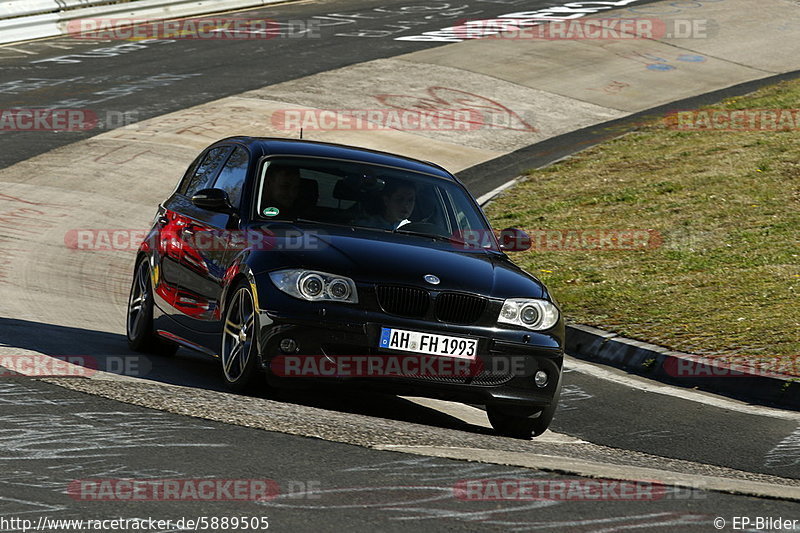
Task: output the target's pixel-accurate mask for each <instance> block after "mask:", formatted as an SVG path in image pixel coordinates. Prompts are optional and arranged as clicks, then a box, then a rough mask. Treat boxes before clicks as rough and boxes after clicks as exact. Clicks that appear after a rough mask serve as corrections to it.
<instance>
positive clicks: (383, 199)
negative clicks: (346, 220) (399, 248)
mask: <svg viewBox="0 0 800 533" xmlns="http://www.w3.org/2000/svg"><path fill="white" fill-rule="evenodd" d="M416 199H417V190H416V188H415V187H414V184H413V183H411V182H408V181H403V180H392V181H390V182H389V183H387V184H386V186H385V187H384V188H383V191H381V195H380V207H381V210H380V213H379V214H376V215H369V216H364V217H361V218H359V219H357V220H356V221H355V223H356V224H357V225H359V226H366V227H370V228H379V229H385V230H396V229H397V228H399V227H401V226H404V225H405V224H409V223H410V222H411V221H410V220H409V217H410V216H411V213H412V212H413V211H414V204H415V203H416Z"/></svg>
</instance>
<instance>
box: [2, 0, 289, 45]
mask: <svg viewBox="0 0 800 533" xmlns="http://www.w3.org/2000/svg"><path fill="white" fill-rule="evenodd" d="M285 1H286V0H127V1H125V0H15V1H5V2H2V1H0V44H7V43H13V42H18V41H29V40H32V39H41V38H43V37H54V36H57V35H64V34H66V33H67V32H68V29H67V28H68V25H69V22H70V21H72V20H77V19H81V18H91V17H119V18H123V17H125V18H143V19H166V18H180V17H189V16H194V15H203V14H207V13H215V12H220V11H228V10H231V9H242V8H248V7H259V6H263V5H267V4H275V3H278V2H285ZM112 2H114V3H112Z"/></svg>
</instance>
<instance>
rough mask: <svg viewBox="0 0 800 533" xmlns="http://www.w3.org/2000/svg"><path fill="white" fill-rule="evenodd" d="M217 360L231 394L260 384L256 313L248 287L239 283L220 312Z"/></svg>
mask: <svg viewBox="0 0 800 533" xmlns="http://www.w3.org/2000/svg"><path fill="white" fill-rule="evenodd" d="M223 317H224V319H223V320H224V322H223V326H222V344H221V346H220V352H219V353H220V359H221V362H222V378H223V379H224V380H225V385H226V386H227V387H228V388H229V389H230V390H232V391H235V392H245V391H250V390H252V389H253V388H254V386H255V385H256V383H261V382H262V380H260V379H258V378H259V371H258V362H259V354H258V343H257V342H256V332H257V331H258V313H256V312H255V304H254V300H253V293H252V291H251V289H250V285H248V284H247V283H245V282H240V283H238V284H237V285H235V286H234V287H233V289H232V290H231V292H230V295H229V297H228V298H227V301H226V303H225V309H224V310H223Z"/></svg>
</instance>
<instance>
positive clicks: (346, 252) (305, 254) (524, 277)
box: [248, 228, 547, 298]
mask: <svg viewBox="0 0 800 533" xmlns="http://www.w3.org/2000/svg"><path fill="white" fill-rule="evenodd" d="M304 235H305V236H306V237H305V238H304V239H303V240H302V241H299V240H298V241H296V242H295V243H294V245H290V244H289V243H288V242H287V243H286V244H285V245H282V244H281V241H280V240H278V241H277V246H276V249H273V250H270V251H258V252H253V255H252V256H251V257H250V258H249V260H248V263H249V264H250V268H251V270H252V271H253V272H254V273H256V274H257V273H260V272H266V271H272V270H279V269H284V268H306V269H309V270H318V271H322V272H328V273H331V274H339V275H343V276H347V277H350V278H352V279H353V280H355V281H356V282H357V283H368V284H370V283H384V284H387V283H388V284H401V285H412V286H419V287H425V288H429V289H434V288H435V289H437V290H452V291H465V292H471V293H477V294H482V295H485V296H489V297H494V298H513V297H521V298H547V291H546V289H545V287H544V285H543V284H542V283H541V282H540V281H539V280H538V279H536V278H535V277H533V276H531V275H530V274H528V273H526V272H525V271H523V270H522V269H520V268H519V267H517V266H516V265H514V264H513V263H512V262H511V261H510V260H509V259H508V257H506V256H505V255H504V254H502V253H498V252H493V251H488V250H470V251H465V250H463V249H459V247H457V245H455V244H453V243H450V242H446V241H434V240H433V239H430V238H426V237H417V236H412V235H408V234H401V233H390V232H380V231H369V230H355V229H350V228H345V229H343V230H341V231H339V230H338V229H337V230H334V231H329V230H326V231H325V232H317V231H309V230H308V229H305V232H304ZM293 248H294V249H293ZM428 274H433V275H434V276H436V277H438V278H439V280H440V283H439V284H438V285H432V284H429V283H428V282H426V281H425V279H424V277H425V276H426V275H428Z"/></svg>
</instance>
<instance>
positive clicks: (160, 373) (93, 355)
mask: <svg viewBox="0 0 800 533" xmlns="http://www.w3.org/2000/svg"><path fill="white" fill-rule="evenodd" d="M31 352H36V353H39V354H46V355H48V356H52V357H55V358H58V359H65V360H67V361H68V362H70V363H73V364H75V365H79V366H81V367H83V368H86V369H88V370H89V371H90V372H86V374H91V371H94V370H101V371H106V372H111V373H114V374H122V375H126V376H130V377H134V378H137V379H141V380H144V381H145V382H157V383H166V384H170V385H179V386H183V387H192V388H198V389H205V390H213V391H224V392H227V389H226V388H225V386H224V384H223V382H222V378H221V369H220V367H219V362H218V361H216V360H214V359H212V358H210V357H207V356H204V355H201V354H196V353H194V352H192V351H191V350H186V349H184V348H181V349H179V350H178V352H177V353H176V354H175V356H171V357H163V356H157V355H143V354H140V353H137V352H134V351H132V350H130V349H128V346H127V343H126V339H125V335H122V334H117V333H108V332H103V331H95V330H91V329H83V328H74V327H68V326H58V325H54V324H44V323H41V322H35V321H29V320H19V319H14V318H3V317H0V365H3V366H8V365H7V364H5V363H9V364H14V363H13V361H14V358H15V357H18V356H19V357H24V356H26V355H29V354H30V353H31ZM4 360H5V362H4ZM60 368H61V370H59V369H60ZM53 370H55V371H54V372H53V373H52V374H49V375H50V376H53V375H55V376H58V375H59V373H58V372H59V371H60V372H63V366H58V365H55V366H53V367H48V366H47V365H43V366H41V373H40V375H38V376H37V375H33V376H31V377H33V378H35V377H45V376H47V375H48V372H50V371H53ZM35 373H36V372H34V374H35ZM0 375H8V373H7V372H6V373H0ZM61 375H63V374H61ZM71 375H73V376H74V375H75V374H74V373H73V374H71ZM250 394H251V395H252V396H255V397H260V398H265V399H274V400H278V401H281V402H285V403H293V404H298V405H305V406H309V407H316V408H319V409H326V410H332V411H338V412H343V413H353V414H360V415H366V416H373V417H377V418H387V419H392V420H398V421H405V422H412V423H415V424H422V425H430V426H435V427H437V428H446V429H458V430H462V431H468V432H471V433H491V430H489V429H487V428H484V427H481V426H478V425H474V424H469V423H467V422H465V421H463V420H461V419H459V418H457V417H455V416H451V415H449V414H447V413H443V412H441V411H439V410H437V409H433V408H430V407H426V406H422V405H419V404H417V403H414V402H412V401H410V400H406V399H404V398H401V397H398V396H394V395H389V394H382V393H376V392H372V391H365V390H359V389H354V388H350V387H344V386H334V385H325V384H322V385H320V386H317V385H315V386H314V388H313V389H312V388H310V387H303V388H298V389H284V388H281V389H268V388H267V387H266V386H265V387H264V388H263V389H259V390H257V391H255V392H252V393H250Z"/></svg>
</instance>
